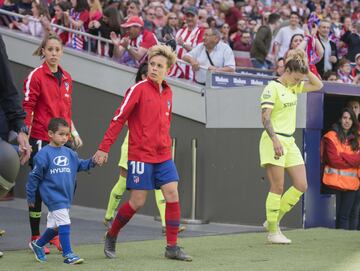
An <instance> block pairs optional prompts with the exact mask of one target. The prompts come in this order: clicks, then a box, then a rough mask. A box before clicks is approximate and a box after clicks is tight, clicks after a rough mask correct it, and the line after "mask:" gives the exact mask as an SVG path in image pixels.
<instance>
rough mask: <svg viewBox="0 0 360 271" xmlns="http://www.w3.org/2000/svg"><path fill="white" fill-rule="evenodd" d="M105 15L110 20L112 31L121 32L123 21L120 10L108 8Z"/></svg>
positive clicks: (109, 24)
mask: <svg viewBox="0 0 360 271" xmlns="http://www.w3.org/2000/svg"><path fill="white" fill-rule="evenodd" d="M104 15H105V16H106V17H108V19H109V23H108V26H109V27H110V28H111V30H112V31H115V32H120V24H121V20H120V14H119V12H118V10H117V9H116V8H115V7H107V8H106V9H105V10H104Z"/></svg>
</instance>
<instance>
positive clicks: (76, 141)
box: [74, 136, 84, 149]
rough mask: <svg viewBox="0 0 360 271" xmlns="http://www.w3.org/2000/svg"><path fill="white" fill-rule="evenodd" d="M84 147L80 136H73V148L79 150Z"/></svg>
mask: <svg viewBox="0 0 360 271" xmlns="http://www.w3.org/2000/svg"><path fill="white" fill-rule="evenodd" d="M83 145H84V143H83V141H82V139H81V137H80V136H75V137H74V146H75V148H76V149H78V148H81V147H82V146H83Z"/></svg>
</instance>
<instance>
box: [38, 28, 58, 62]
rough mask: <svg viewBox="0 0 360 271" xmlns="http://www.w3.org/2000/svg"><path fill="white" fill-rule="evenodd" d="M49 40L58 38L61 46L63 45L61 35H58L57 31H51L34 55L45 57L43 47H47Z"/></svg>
mask: <svg viewBox="0 0 360 271" xmlns="http://www.w3.org/2000/svg"><path fill="white" fill-rule="evenodd" d="M49 40H57V41H58V42H59V43H60V44H61V47H62V46H63V45H62V42H61V39H60V38H59V36H58V35H56V33H54V32H49V34H47V35H46V36H45V38H44V39H43V40H42V42H41V44H40V46H39V47H38V48H37V49H36V50H35V51H34V52H33V56H40V57H41V58H43V57H44V56H43V53H42V49H43V48H45V46H46V44H47V42H48V41H49Z"/></svg>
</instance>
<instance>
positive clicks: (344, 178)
mask: <svg viewBox="0 0 360 271" xmlns="http://www.w3.org/2000/svg"><path fill="white" fill-rule="evenodd" d="M324 138H327V139H330V140H331V142H332V143H333V144H334V145H335V147H336V150H337V152H338V153H341V152H342V153H348V154H353V153H354V152H353V151H352V150H351V147H350V145H347V144H342V143H341V142H340V140H339V139H338V137H337V135H336V132H334V131H330V132H328V133H326V134H325V135H324ZM359 173H360V170H359V168H348V169H337V168H333V167H330V166H329V165H325V168H324V174H323V179H322V181H323V183H324V184H325V185H327V186H329V187H331V188H334V189H337V190H358V189H359V185H360V181H359Z"/></svg>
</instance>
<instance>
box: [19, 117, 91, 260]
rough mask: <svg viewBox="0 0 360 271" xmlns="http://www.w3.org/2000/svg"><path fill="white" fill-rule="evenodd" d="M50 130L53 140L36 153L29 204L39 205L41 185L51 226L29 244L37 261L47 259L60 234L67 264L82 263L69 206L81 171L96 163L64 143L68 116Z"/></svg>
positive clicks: (50, 125)
mask: <svg viewBox="0 0 360 271" xmlns="http://www.w3.org/2000/svg"><path fill="white" fill-rule="evenodd" d="M48 133H49V139H50V143H49V144H48V145H46V146H45V147H43V148H42V149H41V150H40V151H39V152H38V153H37V154H36V155H35V157H34V168H33V170H32V171H31V172H30V174H29V179H28V182H27V184H26V194H27V201H28V204H29V206H30V207H31V206H33V205H34V204H35V192H36V190H37V188H39V191H40V194H41V198H42V200H43V202H44V203H45V205H46V206H47V207H48V209H49V213H48V216H47V225H46V227H47V229H46V231H45V232H44V234H43V235H42V236H41V237H40V239H38V240H35V241H32V242H30V243H29V246H30V248H31V250H32V251H33V252H34V254H35V258H36V260H38V261H39V262H45V261H46V256H45V252H44V246H45V245H46V244H47V243H48V242H49V241H50V240H52V239H53V238H54V237H55V236H56V235H59V239H60V244H61V247H62V250H63V257H64V258H65V260H64V263H67V264H80V263H83V262H84V260H83V259H81V258H80V257H79V256H77V255H76V254H74V253H73V251H72V250H71V244H70V223H71V222H70V216H69V209H70V206H71V203H72V200H73V195H74V190H75V183H76V174H77V172H78V171H86V170H89V169H90V168H91V167H94V163H93V162H92V159H87V160H82V159H80V158H79V157H78V155H77V153H76V152H74V151H73V150H71V149H69V148H67V147H65V146H64V145H65V143H66V142H67V141H68V137H69V133H70V128H69V124H68V123H67V122H66V121H65V120H64V119H62V118H53V119H51V121H50V123H49V126H48Z"/></svg>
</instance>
